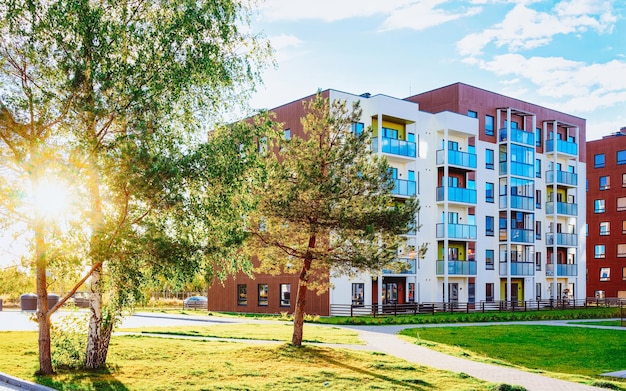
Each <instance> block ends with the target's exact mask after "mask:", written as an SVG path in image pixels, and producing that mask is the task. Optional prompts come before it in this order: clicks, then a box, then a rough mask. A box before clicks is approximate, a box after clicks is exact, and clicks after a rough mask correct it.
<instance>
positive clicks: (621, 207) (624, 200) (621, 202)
mask: <svg viewBox="0 0 626 391" xmlns="http://www.w3.org/2000/svg"><path fill="white" fill-rule="evenodd" d="M625 210H626V197H619V198H618V199H617V211H618V212H623V211H625Z"/></svg>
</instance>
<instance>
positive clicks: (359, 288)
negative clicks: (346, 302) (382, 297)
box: [352, 283, 365, 305]
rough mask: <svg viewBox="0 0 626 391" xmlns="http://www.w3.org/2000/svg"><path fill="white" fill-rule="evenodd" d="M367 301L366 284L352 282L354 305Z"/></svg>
mask: <svg viewBox="0 0 626 391" xmlns="http://www.w3.org/2000/svg"><path fill="white" fill-rule="evenodd" d="M364 303H365V284H363V283H353V284H352V305H363V304H364Z"/></svg>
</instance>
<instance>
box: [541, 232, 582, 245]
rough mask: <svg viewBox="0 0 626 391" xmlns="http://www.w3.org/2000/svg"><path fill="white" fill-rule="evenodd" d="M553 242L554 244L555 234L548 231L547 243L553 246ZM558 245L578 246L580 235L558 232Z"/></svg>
mask: <svg viewBox="0 0 626 391" xmlns="http://www.w3.org/2000/svg"><path fill="white" fill-rule="evenodd" d="M553 244H554V234H553V233H551V232H548V233H546V245H548V246H552V245H553ZM556 245H557V246H578V235H576V234H565V233H561V232H557V234H556Z"/></svg>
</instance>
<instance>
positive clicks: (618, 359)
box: [401, 325, 626, 389]
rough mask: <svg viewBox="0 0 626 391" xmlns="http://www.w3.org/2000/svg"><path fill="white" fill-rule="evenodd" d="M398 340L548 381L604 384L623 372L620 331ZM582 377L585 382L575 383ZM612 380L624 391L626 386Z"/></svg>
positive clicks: (528, 330) (440, 331) (490, 332)
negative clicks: (524, 371)
mask: <svg viewBox="0 0 626 391" xmlns="http://www.w3.org/2000/svg"><path fill="white" fill-rule="evenodd" d="M401 334H402V335H405V336H409V337H411V338H414V339H415V340H416V342H417V343H419V344H424V345H427V346H429V347H434V348H436V349H440V348H442V347H441V346H440V345H437V344H445V345H450V346H453V347H456V348H457V349H454V351H455V353H456V354H458V355H461V356H466V357H473V358H474V359H479V360H485V359H487V358H488V361H494V362H496V363H500V364H503V365H513V366H520V367H524V368H527V369H530V370H533V371H535V372H540V373H546V374H550V375H554V374H557V373H561V374H566V376H558V375H557V376H556V377H564V378H567V379H569V380H578V381H581V380H582V381H583V382H587V383H594V382H598V381H606V380H607V378H606V377H600V376H599V375H600V374H602V373H607V372H613V371H619V370H624V369H626V354H624V352H625V351H626V333H625V332H624V331H621V330H610V329H594V328H579V327H563V326H533V325H501V326H477V327H468V326H466V327H441V328H414V329H407V330H404V331H402V333H401ZM429 341H432V342H435V343H437V344H433V343H432V342H429ZM444 349H445V348H444ZM448 353H450V351H449V350H448ZM568 375H569V376H568ZM580 375H582V376H584V377H586V378H580V379H575V378H576V377H579V376H580ZM572 376H573V377H572ZM614 380H615V384H617V385H619V386H620V387H622V388H623V389H626V381H623V380H618V379H614Z"/></svg>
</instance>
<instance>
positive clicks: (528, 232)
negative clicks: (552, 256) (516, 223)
mask: <svg viewBox="0 0 626 391" xmlns="http://www.w3.org/2000/svg"><path fill="white" fill-rule="evenodd" d="M509 236H510V238H509V239H510V241H511V242H515V243H534V242H535V230H532V229H518V228H511V230H510V231H509Z"/></svg>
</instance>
